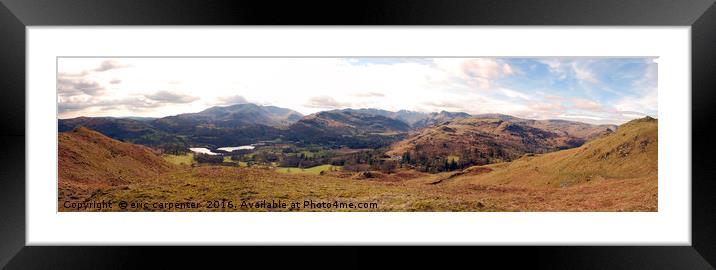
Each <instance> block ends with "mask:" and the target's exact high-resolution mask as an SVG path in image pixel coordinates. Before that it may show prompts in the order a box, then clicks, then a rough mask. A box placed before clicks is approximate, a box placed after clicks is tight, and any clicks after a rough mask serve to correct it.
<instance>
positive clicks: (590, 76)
mask: <svg viewBox="0 0 716 270" xmlns="http://www.w3.org/2000/svg"><path fill="white" fill-rule="evenodd" d="M572 71H573V72H574V75H575V77H576V78H577V79H578V80H580V81H583V82H589V83H593V84H597V83H599V80H597V78H596V77H595V76H594V73H592V71H591V70H589V68H587V67H585V66H583V65H578V64H577V63H576V62H573V63H572Z"/></svg>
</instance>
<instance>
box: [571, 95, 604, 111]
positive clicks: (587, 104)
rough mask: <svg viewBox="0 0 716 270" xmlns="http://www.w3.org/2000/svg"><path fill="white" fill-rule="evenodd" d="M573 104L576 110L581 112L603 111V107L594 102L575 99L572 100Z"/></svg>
mask: <svg viewBox="0 0 716 270" xmlns="http://www.w3.org/2000/svg"><path fill="white" fill-rule="evenodd" d="M572 103H573V104H574V107H575V108H577V109H580V110H587V111H602V105H601V104H599V103H597V102H595V101H592V100H587V99H581V98H574V99H572Z"/></svg>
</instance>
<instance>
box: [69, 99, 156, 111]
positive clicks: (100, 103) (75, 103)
mask: <svg viewBox="0 0 716 270" xmlns="http://www.w3.org/2000/svg"><path fill="white" fill-rule="evenodd" d="M60 101H61V102H58V103H57V110H58V112H59V113H66V112H72V111H82V110H86V109H90V108H96V109H98V110H102V111H108V110H117V109H129V110H146V109H151V108H157V107H160V106H162V104H161V103H158V102H150V101H149V100H146V99H142V98H140V97H128V98H122V99H110V100H105V99H98V98H94V97H90V98H82V97H77V96H75V97H69V98H61V100H60Z"/></svg>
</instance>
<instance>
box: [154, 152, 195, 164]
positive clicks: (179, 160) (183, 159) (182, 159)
mask: <svg viewBox="0 0 716 270" xmlns="http://www.w3.org/2000/svg"><path fill="white" fill-rule="evenodd" d="M162 157H163V158H164V160H166V161H168V162H170V163H172V164H176V165H191V164H194V163H195V162H194V156H193V155H192V154H191V153H188V154H184V155H162Z"/></svg>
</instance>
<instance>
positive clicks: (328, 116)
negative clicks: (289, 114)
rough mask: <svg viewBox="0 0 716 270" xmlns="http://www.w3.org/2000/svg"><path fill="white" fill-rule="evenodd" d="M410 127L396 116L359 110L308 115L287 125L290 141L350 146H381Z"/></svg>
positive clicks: (393, 139)
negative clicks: (391, 116)
mask: <svg viewBox="0 0 716 270" xmlns="http://www.w3.org/2000/svg"><path fill="white" fill-rule="evenodd" d="M409 130H410V126H409V125H408V124H406V123H405V122H402V121H400V120H397V119H393V118H390V117H386V116H383V115H379V114H375V113H367V112H365V111H360V110H333V111H324V112H319V113H315V114H312V115H308V116H306V117H304V118H303V119H301V120H299V121H298V122H296V123H294V124H293V125H291V126H290V127H289V128H288V131H287V132H286V137H287V138H289V139H290V140H296V141H301V142H305V143H315V144H321V145H327V146H331V145H335V146H338V145H347V146H349V147H352V148H364V147H381V146H385V145H388V144H390V143H392V142H394V141H396V140H398V139H401V138H402V135H401V134H404V133H407V132H408V131H409Z"/></svg>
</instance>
